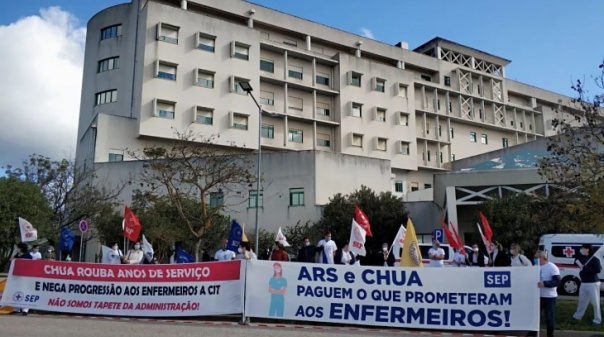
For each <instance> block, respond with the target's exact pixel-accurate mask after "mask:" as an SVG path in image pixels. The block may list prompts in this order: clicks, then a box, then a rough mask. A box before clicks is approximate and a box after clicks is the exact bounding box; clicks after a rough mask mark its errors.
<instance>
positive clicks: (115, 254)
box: [105, 249, 124, 264]
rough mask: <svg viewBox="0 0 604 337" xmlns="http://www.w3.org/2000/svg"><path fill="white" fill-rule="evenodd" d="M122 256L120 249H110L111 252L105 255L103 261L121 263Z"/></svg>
mask: <svg viewBox="0 0 604 337" xmlns="http://www.w3.org/2000/svg"><path fill="white" fill-rule="evenodd" d="M122 256H124V254H122V251H121V250H119V249H117V250H114V249H112V250H111V253H109V254H107V257H105V261H106V263H111V264H120V263H122Z"/></svg>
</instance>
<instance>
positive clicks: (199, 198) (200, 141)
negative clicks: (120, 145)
mask: <svg viewBox="0 0 604 337" xmlns="http://www.w3.org/2000/svg"><path fill="white" fill-rule="evenodd" d="M219 137H220V136H219V135H218V136H214V135H212V136H196V135H195V134H193V132H191V131H185V132H182V133H181V132H178V131H175V140H174V141H173V143H172V144H171V145H170V146H165V145H161V146H160V145H153V146H150V147H147V148H144V149H143V150H135V151H129V153H130V154H131V155H132V156H133V157H134V158H136V159H138V160H142V161H145V162H146V168H145V169H144V170H143V172H142V173H141V180H142V185H143V187H144V188H146V189H148V191H149V193H150V194H151V195H155V196H160V195H166V196H167V197H168V199H169V200H170V204H171V205H172V206H173V207H175V209H176V211H177V212H178V216H179V219H180V222H181V223H182V224H183V225H184V226H186V227H187V228H188V230H189V232H190V233H191V234H192V235H193V236H194V237H195V238H196V240H197V241H196V244H195V249H194V251H195V252H196V258H197V260H198V261H199V254H198V253H199V251H200V248H201V246H202V244H203V238H204V235H205V234H206V233H207V232H208V231H209V230H210V228H211V227H212V225H213V224H214V221H216V220H217V219H220V214H221V213H222V211H223V210H225V209H228V208H229V207H231V206H233V205H235V204H237V203H241V202H244V201H245V200H241V199H240V200H236V199H235V198H233V197H232V196H237V195H241V194H243V192H244V191H245V190H247V189H248V188H249V186H250V185H251V184H252V183H253V182H254V181H255V179H256V178H255V176H254V174H252V173H251V168H252V162H251V160H250V159H249V157H248V156H247V155H246V154H245V153H243V152H242V151H227V150H225V149H223V148H220V147H218V146H217V145H216V143H217V140H218V138H219ZM191 198H193V199H194V200H196V202H197V205H198V207H199V209H200V210H201V213H200V214H199V216H198V215H197V214H196V213H191V212H190V210H189V208H187V205H188V204H189V201H190V200H191ZM208 199H210V201H211V202H210V203H209V202H208Z"/></svg>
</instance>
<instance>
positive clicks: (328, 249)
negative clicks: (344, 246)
mask: <svg viewBox="0 0 604 337" xmlns="http://www.w3.org/2000/svg"><path fill="white" fill-rule="evenodd" d="M321 246H322V247H323V253H322V255H321V259H320V260H319V263H323V256H325V257H326V259H327V264H334V263H335V262H334V259H333V257H334V254H335V252H336V250H338V246H336V243H335V242H334V241H333V240H329V241H325V240H321V241H319V244H317V247H321Z"/></svg>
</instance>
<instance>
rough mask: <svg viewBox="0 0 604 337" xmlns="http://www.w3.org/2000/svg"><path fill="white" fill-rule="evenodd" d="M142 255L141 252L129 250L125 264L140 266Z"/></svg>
mask: <svg viewBox="0 0 604 337" xmlns="http://www.w3.org/2000/svg"><path fill="white" fill-rule="evenodd" d="M144 255H145V254H144V253H143V251H142V250H134V249H131V250H130V251H128V255H127V256H126V264H140V263H141V261H143V256H144Z"/></svg>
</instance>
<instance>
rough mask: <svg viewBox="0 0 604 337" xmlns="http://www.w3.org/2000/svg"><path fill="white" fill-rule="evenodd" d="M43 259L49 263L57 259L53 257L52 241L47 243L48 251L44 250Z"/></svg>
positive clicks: (53, 245) (53, 247) (53, 246)
mask: <svg viewBox="0 0 604 337" xmlns="http://www.w3.org/2000/svg"><path fill="white" fill-rule="evenodd" d="M43 259H44V260H50V261H54V260H56V259H57V257H56V255H55V243H54V242H53V241H50V240H49V241H48V249H47V250H46V253H44V256H43Z"/></svg>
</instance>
